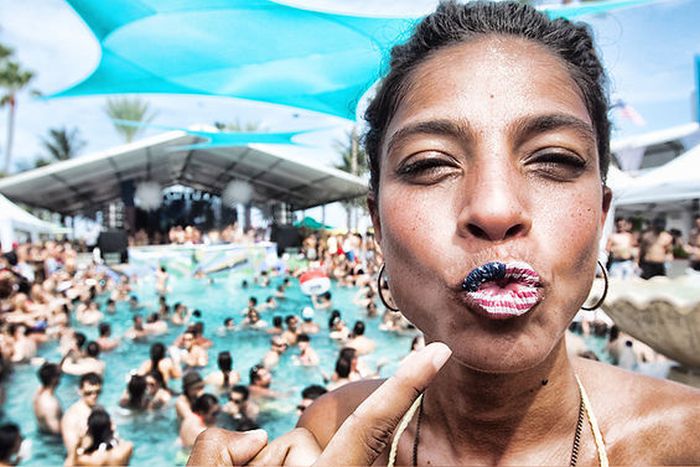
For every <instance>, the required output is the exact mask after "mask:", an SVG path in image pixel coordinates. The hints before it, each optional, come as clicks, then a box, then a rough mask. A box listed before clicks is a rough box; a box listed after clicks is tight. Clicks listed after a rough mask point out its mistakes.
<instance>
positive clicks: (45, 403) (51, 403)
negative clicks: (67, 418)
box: [33, 363, 63, 435]
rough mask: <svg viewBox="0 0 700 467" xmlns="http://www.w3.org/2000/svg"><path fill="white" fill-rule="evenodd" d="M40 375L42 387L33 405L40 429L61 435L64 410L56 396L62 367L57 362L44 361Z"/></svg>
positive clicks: (35, 396)
mask: <svg viewBox="0 0 700 467" xmlns="http://www.w3.org/2000/svg"><path fill="white" fill-rule="evenodd" d="M38 376H39V381H40V382H41V387H40V388H39V390H38V391H37V392H36V394H35V395H34V401H33V406H34V415H35V416H36V421H37V425H38V427H39V431H41V432H42V433H49V434H53V435H60V434H61V416H62V413H63V411H62V409H61V402H60V401H59V400H58V398H57V397H56V388H57V387H58V383H59V382H60V381H61V369H60V367H59V366H58V365H56V364H55V363H44V364H43V365H42V366H41V368H39V371H38Z"/></svg>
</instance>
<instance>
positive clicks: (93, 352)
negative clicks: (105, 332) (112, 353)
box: [85, 341, 100, 358]
mask: <svg viewBox="0 0 700 467" xmlns="http://www.w3.org/2000/svg"><path fill="white" fill-rule="evenodd" d="M85 353H86V354H87V355H88V357H92V358H97V357H99V355H100V346H99V344H98V343H97V342H95V341H90V342H88V345H87V347H86V349H85Z"/></svg>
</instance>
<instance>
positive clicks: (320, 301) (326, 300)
mask: <svg viewBox="0 0 700 467" xmlns="http://www.w3.org/2000/svg"><path fill="white" fill-rule="evenodd" d="M331 299H332V295H331V293H330V292H324V293H322V294H321V295H318V296H316V295H312V296H311V301H312V303H313V305H314V308H315V309H316V310H328V309H329V308H332V307H333V302H332V301H331Z"/></svg>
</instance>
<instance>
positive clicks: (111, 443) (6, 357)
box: [0, 233, 646, 465]
mask: <svg viewBox="0 0 700 467" xmlns="http://www.w3.org/2000/svg"><path fill="white" fill-rule="evenodd" d="M301 254H303V255H304V256H305V259H306V262H305V263H304V264H307V265H308V268H310V269H320V270H322V271H324V272H325V274H327V275H328V276H329V277H330V278H332V279H333V280H334V281H336V282H337V284H338V285H339V286H352V287H355V288H356V290H357V291H356V293H355V295H354V298H353V303H354V304H355V305H356V306H358V307H360V309H361V310H363V312H364V313H366V316H367V317H368V318H370V317H375V316H378V315H379V314H380V313H381V320H380V323H381V324H380V325H379V326H380V328H381V329H382V330H384V331H387V332H397V333H408V334H413V335H415V337H414V339H413V342H412V344H411V349H410V351H411V352H415V351H417V350H419V349H420V348H421V347H422V346H423V345H424V343H423V342H422V338H421V336H420V335H419V334H418V333H417V332H416V330H415V329H414V328H413V326H412V325H411V323H409V322H408V321H406V320H405V318H403V316H402V315H401V313H400V312H393V311H391V310H390V309H389V308H386V307H381V310H383V311H380V308H379V307H378V305H379V306H381V301H380V300H379V296H378V294H379V292H380V291H379V290H377V287H378V282H377V280H376V278H377V273H378V269H379V265H380V264H381V261H382V258H381V253H380V251H379V249H378V248H377V245H376V243H375V241H374V238H373V236H372V235H371V234H368V235H365V236H363V235H360V234H357V233H350V234H347V235H318V234H314V235H309V236H308V237H306V239H305V240H304V242H303V247H302V251H301ZM0 262H1V263H0V268H1V270H0V297H1V298H2V317H1V319H2V331H3V332H2V334H0V350H1V352H0V371H1V373H2V375H3V376H7V375H8V373H9V372H10V371H11V370H12V367H13V365H23V364H33V365H35V366H36V367H37V375H38V380H39V385H38V386H39V387H38V389H37V391H36V394H35V395H34V399H33V407H34V412H35V416H36V422H37V426H38V429H39V430H40V431H41V432H45V433H50V434H53V435H55V436H57V437H59V436H60V438H61V439H62V441H63V444H64V446H65V452H66V463H67V464H69V465H85V464H89V465H93V464H100V465H108V464H111V465H123V464H127V463H128V462H129V459H130V457H131V455H132V452H133V447H134V446H133V444H132V442H130V441H128V440H124V439H120V438H119V437H118V436H117V435H116V430H115V427H114V423H113V421H112V419H111V417H110V413H109V411H110V410H111V409H112V408H107V409H106V408H105V407H103V406H101V405H100V403H99V396H100V393H101V391H102V388H103V386H104V385H106V384H110V385H112V384H121V383H118V382H115V381H110V382H107V381H106V380H105V379H104V378H103V375H104V373H105V363H104V361H103V360H102V359H101V355H102V354H104V353H107V352H111V351H113V350H114V349H115V348H117V347H118V346H119V345H121V344H120V338H115V337H114V336H112V327H111V325H110V321H111V320H112V319H116V318H117V316H118V313H117V303H118V302H126V306H127V307H128V309H130V310H131V311H133V312H134V313H131V315H130V316H129V319H131V320H132V325H131V327H130V328H129V329H128V330H127V331H126V332H125V333H124V336H123V338H124V339H132V340H135V341H146V342H149V343H152V344H151V345H150V352H149V355H148V356H146V355H144V359H143V363H142V364H141V365H140V367H139V368H134V369H133V370H134V371H132V374H131V376H130V377H129V380H128V382H127V384H126V387H125V388H124V391H123V395H122V396H121V398H120V401H119V405H120V406H121V407H123V408H124V409H127V410H130V411H152V410H153V411H155V410H173V409H174V410H175V412H176V413H177V420H178V423H179V439H180V443H181V445H182V446H183V448H188V447H191V446H192V445H193V443H194V441H195V439H196V437H197V436H198V435H199V434H200V433H201V432H202V431H204V430H205V429H206V428H208V427H211V426H214V425H216V424H217V423H220V422H221V420H222V418H226V420H227V422H226V426H227V427H229V428H233V429H237V430H250V429H255V428H257V427H258V420H259V414H260V411H261V405H264V404H261V402H264V401H265V400H269V399H275V398H276V397H277V396H278V395H277V394H276V393H275V391H274V390H272V389H271V388H270V384H271V380H272V375H273V373H274V371H275V368H276V367H277V365H278V364H279V362H280V357H281V356H282V355H283V354H284V353H291V354H292V355H293V357H292V359H293V361H294V363H295V364H297V365H301V366H319V365H320V364H321V363H323V362H320V358H319V356H318V354H317V353H316V351H315V350H314V348H313V345H312V340H313V336H315V335H318V334H319V333H327V335H328V337H329V338H330V339H333V340H334V341H336V342H338V349H339V351H338V357H337V360H336V362H335V365H334V368H333V369H334V371H333V372H332V374H325V373H324V372H323V370H321V369H320V368H319V370H320V371H321V373H322V374H323V376H324V381H325V382H326V385H325V386H323V385H318V384H314V385H309V386H308V387H305V388H304V390H303V391H302V393H301V394H300V402H299V404H298V407H297V409H298V411H299V412H300V413H301V411H303V410H304V409H305V408H306V407H308V405H309V404H311V403H312V402H313V401H314V400H315V399H316V398H318V397H320V396H321V395H323V394H324V393H325V392H327V391H329V390H333V389H337V388H338V387H340V386H342V385H344V384H347V383H348V382H351V381H356V380H358V379H363V378H375V377H378V376H379V371H380V369H381V363H379V364H378V365H377V368H369V367H368V366H369V365H366V364H364V362H363V360H362V357H363V356H365V355H367V354H370V353H372V352H373V351H374V350H375V348H376V343H375V342H374V341H373V340H372V339H370V338H368V337H367V336H366V334H365V330H366V323H365V321H363V320H358V321H356V322H355V323H354V324H353V325H352V326H348V325H347V324H346V323H345V322H344V321H343V319H342V316H341V313H340V312H339V311H338V310H337V309H336V308H335V307H334V304H333V296H332V295H331V293H330V292H324V293H320V294H318V295H317V296H313V297H312V298H313V300H312V303H313V306H308V307H305V308H303V309H301V310H298V313H294V314H289V315H287V316H281V315H276V314H274V312H273V313H271V314H272V315H273V318H272V320H271V321H272V322H271V323H269V324H268V323H266V322H265V321H263V320H262V319H261V312H262V311H263V310H274V309H276V307H277V306H278V303H277V302H278V301H281V300H285V293H286V290H287V289H288V288H289V287H294V286H296V284H297V278H298V276H299V275H300V274H301V273H303V272H304V270H301V269H299V270H286V271H279V270H269V271H266V270H264V271H260V272H259V273H257V274H256V275H254V276H251V277H249V278H247V279H244V280H243V281H242V283H241V284H240V287H241V288H242V289H243V290H245V289H247V288H253V287H256V286H261V287H268V288H271V289H274V291H275V292H274V294H273V295H271V296H270V297H268V298H267V300H265V302H264V303H258V301H257V300H256V298H255V297H251V298H250V300H249V301H248V304H247V306H246V307H245V309H244V310H243V311H242V313H241V317H240V318H239V317H234V316H232V317H230V318H227V319H226V320H225V321H224V323H223V327H222V329H220V330H219V331H220V332H223V333H229V332H234V331H236V330H238V329H255V330H258V332H260V333H265V334H268V335H269V337H270V347H269V349H268V350H267V351H266V352H265V353H264V354H261V355H260V362H259V363H258V364H256V365H254V366H253V367H252V368H250V369H249V371H248V374H247V375H243V376H242V375H240V374H239V373H238V372H236V371H235V370H234V369H233V365H232V362H233V357H232V355H231V353H230V352H229V351H218V349H216V348H214V346H213V343H212V340H210V339H208V338H207V336H206V335H205V333H204V325H203V321H202V320H201V318H202V314H201V312H200V311H199V310H192V309H190V308H189V307H188V306H187V305H186V304H185V303H173V304H171V303H169V301H168V295H169V291H170V286H169V281H170V276H169V273H168V272H167V270H166V268H165V267H161V268H159V269H158V270H157V271H156V272H155V289H156V292H157V294H158V296H159V300H158V307H157V311H154V312H152V313H150V314H148V316H146V317H145V319H144V317H143V316H142V315H141V313H143V311H144V310H145V309H144V307H143V306H142V304H141V303H140V302H139V299H138V298H137V296H136V295H135V294H134V293H133V291H132V282H133V281H134V280H135V278H131V279H130V278H129V277H126V276H123V275H121V276H119V275H116V274H115V273H114V272H113V271H111V270H109V269H107V268H106V267H105V266H102V265H99V264H94V263H84V264H81V265H79V261H78V254H77V251H76V249H75V248H74V247H73V245H71V244H70V243H68V242H65V243H59V242H52V241H49V242H46V243H44V244H42V245H29V244H27V245H20V246H18V247H17V248H16V249H15V250H14V251H13V252H11V253H7V254H5V255H3V256H2V257H0ZM381 292H382V294H383V296H384V297H385V298H386V297H387V296H390V293H389V291H388V290H382V291H381ZM389 299H390V297H389ZM98 301H99V302H100V303H104V305H102V306H98ZM122 319H123V318H122ZM73 320H74V321H77V322H78V323H80V324H82V325H83V326H95V327H97V329H98V334H99V337H98V338H96V339H95V340H94V341H89V340H88V339H87V338H86V336H85V334H83V333H81V332H79V331H78V330H76V329H75V328H74V327H72V326H71V322H72V321H73ZM237 321H238V322H237ZM326 321H327V323H328V325H327V327H326V326H325V322H326ZM319 322H322V325H319ZM584 324H585V326H584V328H583V331H586V332H588V331H589V328H590V332H592V333H598V334H606V333H607V332H608V330H607V328H606V327H605V326H603V327H602V328H601V326H600V325H594V326H588V323H584ZM171 328H179V329H181V330H182V332H181V333H180V334H179V335H178V336H177V338H176V339H175V340H174V342H169V343H165V342H162V341H161V340H160V339H162V337H159V336H164V335H165V334H166V333H167V332H168V330H169V329H171ZM579 331H581V329H579ZM611 336H612V339H611V340H612V343H611V344H610V348H609V350H610V352H611V354H612V355H617V358H618V361H619V362H620V363H621V364H624V362H628V361H630V359H631V358H634V359H637V358H646V357H644V356H640V355H639V351H637V350H635V352H636V353H635V355H633V356H632V357H630V356H629V352H631V351H632V350H631V345H629V342H631V340H630V338H628V336H624V335H620V333H619V332H618V331H617V330H615V329H613V331H612V334H611ZM49 341H58V343H59V344H58V345H59V348H60V354H61V356H62V358H61V360H60V361H55V362H49V361H43V359H41V358H39V357H38V349H39V347H40V346H41V345H42V344H44V343H46V342H49ZM579 344H580V342H579ZM635 345H637V344H635ZM637 348H638V347H636V348H635V349H637ZM292 349H293V350H292ZM572 349H574V350H573V351H574V352H576V353H578V354H582V355H584V356H589V357H592V358H595V355H594V354H593V353H591V352H590V351H589V350H588V349H587V348H585V345H583V346H581V345H576V344H574V345H572ZM406 350H407V351H408V350H409V349H406ZM214 355H216V357H215V358H216V363H217V367H218V369H217V370H216V371H213V372H211V373H209V374H203V372H202V371H201V370H202V369H203V368H204V367H206V366H207V365H208V363H209V358H211V357H213V356H214ZM399 357H401V356H399ZM635 361H636V360H635ZM326 363H327V362H326ZM62 374H69V375H75V376H76V377H78V378H79V380H78V392H79V394H80V398H79V400H78V401H77V402H75V403H74V404H73V405H71V406H70V407H67V408H65V407H62V405H61V402H60V401H59V400H58V398H57V396H56V388H57V387H58V385H59V383H60V381H61V375H62ZM3 379H4V378H3ZM246 380H247V381H246ZM246 383H247V384H246ZM4 389H5V385H4V384H0V391H4ZM3 399H4V394H3ZM22 455H23V453H22V434H21V432H20V430H19V428H18V426H17V425H16V424H14V423H5V424H3V425H2V426H0V462H3V463H10V462H17V461H18V460H19V459H20V458H21V456H22Z"/></svg>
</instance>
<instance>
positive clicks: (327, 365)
mask: <svg viewBox="0 0 700 467" xmlns="http://www.w3.org/2000/svg"><path fill="white" fill-rule="evenodd" d="M211 277H213V278H214V282H213V284H209V283H208V281H206V280H197V279H189V278H188V279H183V278H178V277H173V278H172V279H171V286H172V290H173V291H172V292H171V293H170V294H169V296H168V303H169V304H170V305H172V304H174V303H175V302H178V301H181V302H183V303H185V304H186V305H187V306H188V307H189V308H191V309H195V308H196V309H200V310H201V311H202V312H203V317H202V321H203V322H204V323H205V336H206V337H208V338H209V339H211V340H212V341H213V343H214V346H213V347H212V348H211V349H209V366H208V367H207V368H206V369H204V370H202V371H201V373H202V375H203V376H204V375H206V374H207V373H208V372H209V371H212V370H214V369H216V356H217V354H218V352H220V351H223V350H228V351H230V352H231V354H232V356H233V367H234V369H235V370H237V371H238V372H240V373H241V379H242V383H244V384H247V383H248V370H249V369H250V367H251V366H253V365H254V364H256V363H258V362H259V361H260V360H261V359H262V357H263V355H264V354H265V352H266V351H267V349H268V348H269V335H267V334H265V332H264V331H251V330H245V331H236V332H234V333H233V334H229V335H225V336H224V335H219V334H218V333H217V329H218V328H219V327H221V326H222V324H223V321H224V319H225V318H226V317H229V316H231V317H233V318H234V319H235V321H236V322H237V323H238V322H240V320H241V314H240V311H241V310H243V308H244V307H245V305H246V303H247V300H248V298H249V297H250V296H255V297H257V298H258V301H259V303H263V302H264V300H265V298H266V297H267V296H269V295H272V292H273V291H274V289H275V288H276V286H277V285H278V284H280V283H281V281H282V277H273V278H272V282H271V284H270V286H269V287H266V288H263V287H257V286H255V285H251V287H250V288H248V289H246V290H243V289H242V288H241V282H242V280H243V279H244V278H247V279H250V277H249V275H248V274H246V273H245V272H240V271H236V272H230V273H217V274H215V275H212V276H211ZM134 293H135V294H136V295H137V296H138V297H139V299H140V301H141V303H142V304H143V305H145V306H146V308H147V310H145V311H142V312H141V314H142V315H145V314H146V313H147V312H154V311H156V310H157V296H156V294H155V290H154V279H153V277H146V278H142V279H140V281H139V283H138V284H137V285H135V290H134ZM332 293H333V305H334V308H337V309H339V310H340V311H341V312H342V314H343V320H344V321H345V322H346V323H347V324H348V326H352V324H353V323H354V321H355V320H356V319H364V320H365V322H366V324H367V331H366V335H367V336H368V337H370V338H372V339H375V341H376V342H377V344H378V345H377V350H376V351H375V352H374V353H373V354H372V355H369V356H367V357H364V358H365V361H366V363H368V366H369V367H370V368H374V366H375V365H376V363H377V362H379V361H384V360H388V361H389V363H388V364H387V365H386V366H384V367H383V368H382V375H383V376H385V375H390V374H391V373H393V372H394V370H395V369H396V366H397V365H398V362H399V361H400V359H401V358H403V356H405V355H406V354H407V353H408V350H409V348H410V344H411V339H412V336H410V335H406V336H399V335H396V334H388V333H384V332H382V331H379V330H378V324H379V321H380V318H366V316H365V314H364V311H363V310H361V309H360V308H359V307H357V306H355V305H353V304H352V298H353V296H354V295H355V293H356V289H355V288H342V287H337V286H336V285H335V284H334V285H333V288H332ZM286 295H287V297H288V298H286V299H283V300H278V302H279V307H278V309H276V310H272V311H263V312H262V313H261V315H262V318H263V319H264V320H266V321H268V322H270V321H271V320H272V316H273V315H276V314H279V315H282V316H286V315H287V314H292V313H294V314H297V315H299V314H300V313H301V309H302V308H303V307H304V306H306V305H309V304H310V299H309V298H308V297H306V296H304V295H302V294H301V291H300V290H299V287H298V283H297V282H296V281H293V286H292V287H290V288H289V289H287V292H286ZM106 298H107V297H102V298H101V300H100V303H103V302H104V301H105V300H106ZM132 315H133V314H132V312H131V311H129V309H128V305H127V303H126V302H120V303H118V305H117V313H116V314H114V315H106V317H105V321H107V322H109V323H111V325H112V335H113V336H114V337H118V336H121V335H122V334H123V333H124V331H125V330H126V329H128V328H129V327H130V326H131V318H132ZM328 315H329V312H326V311H317V312H316V317H315V320H316V322H317V323H319V325H320V326H321V333H320V334H319V335H317V336H313V337H312V345H313V347H314V348H315V349H316V351H317V352H318V354H319V356H320V357H321V365H320V369H321V370H323V371H324V372H326V373H327V374H332V372H333V367H334V364H335V359H336V357H337V353H338V349H339V346H338V344H337V343H336V342H334V341H332V340H331V339H330V338H328V337H327V326H328V323H327V322H328ZM73 326H74V328H75V329H76V330H79V331H81V332H84V333H85V334H86V335H87V336H88V339H94V338H96V337H97V329H96V327H86V326H82V325H80V324H78V323H77V322H75V321H74V322H73ZM181 330H182V328H178V327H173V326H171V327H170V330H169V332H168V334H166V335H163V336H158V337H152V338H150V339H149V340H148V341H146V342H131V341H123V342H122V344H121V345H120V346H119V347H118V348H117V349H116V350H114V351H113V352H111V353H103V354H102V355H101V357H102V359H103V360H104V361H105V362H106V364H107V365H106V372H105V385H104V388H103V392H102V395H101V396H100V404H101V405H103V406H104V407H105V408H106V409H107V411H108V412H109V413H110V415H111V417H112V420H113V421H114V422H115V423H116V425H117V429H118V433H119V435H120V437H122V438H123V439H127V440H130V441H133V442H134V454H133V456H132V458H131V463H132V465H147V464H148V465H154V466H155V465H173V464H175V463H176V456H177V454H178V452H179V451H180V447H179V445H178V443H177V438H178V425H177V422H176V417H175V410H174V408H173V407H168V408H166V409H163V410H161V411H156V412H149V413H139V414H132V413H131V412H130V411H128V410H125V409H121V408H120V407H119V406H118V401H119V397H120V395H121V394H122V392H123V391H124V389H125V387H126V378H127V377H128V374H129V372H130V371H131V370H133V369H136V368H138V367H139V365H140V364H141V363H142V362H143V361H144V360H146V359H147V358H148V353H149V347H150V345H151V344H152V343H154V342H159V341H160V342H163V343H164V344H166V345H169V344H170V343H171V342H172V341H173V340H174V339H175V337H176V336H177V335H178V334H180V332H181ZM295 353H298V351H297V350H296V349H291V350H288V351H287V352H285V354H284V355H283V356H282V358H281V361H280V364H279V365H278V366H277V368H275V369H274V371H273V381H272V389H275V390H277V391H279V392H282V393H284V397H282V398H280V399H279V400H276V401H274V402H273V403H271V404H269V405H268V406H265V407H261V409H262V411H261V416H260V420H259V424H260V425H261V426H262V428H264V429H266V430H267V431H268V433H269V434H270V436H271V437H276V436H279V435H280V434H282V433H284V432H286V431H288V430H290V429H291V428H292V427H293V426H294V425H295V423H296V421H297V412H296V406H297V404H298V403H299V401H300V399H301V396H300V394H301V390H302V389H303V388H304V387H306V386H307V385H309V384H314V383H316V384H322V382H323V377H322V374H321V372H320V371H319V368H305V367H298V366H294V365H293V364H292V358H291V357H292V355H293V354H295ZM40 356H42V357H44V358H46V359H48V360H50V361H53V362H58V361H59V360H60V355H59V353H58V348H57V344H55V343H51V344H47V345H46V346H44V347H43V348H42V349H41V350H40ZM36 372H37V367H35V366H31V365H23V366H17V367H16V368H15V369H14V372H13V373H12V374H11V375H10V376H9V377H8V380H7V381H6V383H5V384H6V393H7V396H6V401H5V404H4V406H3V412H4V413H3V415H2V419H3V421H5V420H7V421H13V422H15V423H17V424H18V425H19V426H20V427H21V430H22V433H23V435H24V436H25V438H27V439H31V440H32V444H33V448H32V456H31V458H30V459H28V460H25V461H23V465H61V464H62V463H63V461H64V457H65V450H64V448H63V444H62V443H61V441H60V439H54V438H52V437H50V436H46V435H43V434H41V433H38V432H37V430H36V422H35V419H34V414H33V411H32V397H33V395H34V393H35V391H36V390H37V388H38V387H39V382H38V379H37V377H36ZM77 380H78V378H77V377H72V376H67V375H64V376H63V377H62V380H61V383H60V385H59V387H58V389H57V395H58V397H59V399H60V400H61V403H62V406H63V408H64V410H65V409H67V408H68V407H69V406H70V405H71V404H73V403H74V402H75V401H76V400H77V399H78V394H77ZM171 387H172V388H173V389H175V390H177V391H178V392H179V391H180V389H181V387H180V382H179V381H175V382H174V383H173V384H172V385H171Z"/></svg>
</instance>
